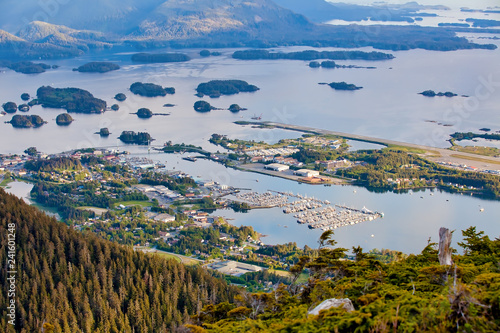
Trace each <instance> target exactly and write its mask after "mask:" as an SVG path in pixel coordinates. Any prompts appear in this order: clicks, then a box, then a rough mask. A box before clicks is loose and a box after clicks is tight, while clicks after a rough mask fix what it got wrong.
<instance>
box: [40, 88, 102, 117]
mask: <svg viewBox="0 0 500 333" xmlns="http://www.w3.org/2000/svg"><path fill="white" fill-rule="evenodd" d="M36 96H37V103H38V104H41V105H42V106H43V107H46V108H61V109H65V110H66V111H68V112H81V113H102V112H104V111H105V110H106V102H105V101H103V100H101V99H98V98H95V97H94V96H93V95H92V94H91V93H90V92H88V91H86V90H83V89H78V88H52V87H50V86H43V87H40V88H38V90H37V92H36Z"/></svg>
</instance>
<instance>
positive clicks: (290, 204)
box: [235, 190, 384, 230]
mask: <svg viewBox="0 0 500 333" xmlns="http://www.w3.org/2000/svg"><path fill="white" fill-rule="evenodd" d="M235 197H236V198H237V199H238V200H242V201H243V202H245V203H248V204H250V205H251V206H252V208H273V207H281V208H283V213H284V214H293V213H297V214H295V215H294V216H293V217H294V218H296V219H297V223H299V224H307V225H308V227H309V228H310V229H322V230H332V229H337V228H339V227H345V226H350V225H354V224H358V223H361V222H367V221H373V220H375V219H377V218H379V217H384V213H379V212H372V211H371V210H369V209H367V208H366V207H363V208H362V209H357V208H352V207H349V206H346V205H335V206H331V205H330V202H329V201H328V200H320V199H317V198H314V197H307V196H305V195H300V194H293V193H292V192H277V191H271V190H268V191H267V192H265V193H261V194H260V193H257V192H247V193H241V192H240V193H237V194H236V195H235ZM289 200H290V201H289Z"/></svg>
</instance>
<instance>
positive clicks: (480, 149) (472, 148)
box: [451, 146, 500, 157]
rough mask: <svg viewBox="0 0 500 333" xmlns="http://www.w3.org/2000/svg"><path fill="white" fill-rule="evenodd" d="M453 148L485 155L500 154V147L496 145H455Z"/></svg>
mask: <svg viewBox="0 0 500 333" xmlns="http://www.w3.org/2000/svg"><path fill="white" fill-rule="evenodd" d="M451 149H452V150H455V151H459V152H462V153H471V154H477V155H484V156H493V157H496V156H499V155H500V149H498V148H494V147H479V146H465V147H462V146H453V147H452V148H451Z"/></svg>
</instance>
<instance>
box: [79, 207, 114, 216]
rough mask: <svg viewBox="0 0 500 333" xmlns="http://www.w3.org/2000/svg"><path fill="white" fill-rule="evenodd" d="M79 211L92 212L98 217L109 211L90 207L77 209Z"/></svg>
mask: <svg viewBox="0 0 500 333" xmlns="http://www.w3.org/2000/svg"><path fill="white" fill-rule="evenodd" d="M77 209H81V210H90V211H92V212H94V213H95V214H96V215H102V214H104V213H106V212H107V211H108V210H107V209H104V208H99V207H88V206H83V207H77Z"/></svg>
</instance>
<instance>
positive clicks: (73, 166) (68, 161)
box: [24, 157, 83, 172]
mask: <svg viewBox="0 0 500 333" xmlns="http://www.w3.org/2000/svg"><path fill="white" fill-rule="evenodd" d="M24 167H25V168H26V170H29V171H34V172H52V171H55V170H59V169H61V170H81V169H82V168H83V167H82V164H81V163H80V161H79V160H77V159H76V158H72V157H54V158H51V159H47V160H41V159H36V160H35V159H33V160H29V161H26V163H24Z"/></svg>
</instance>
